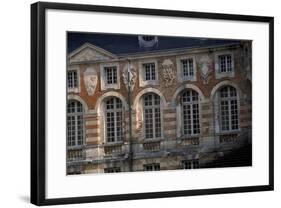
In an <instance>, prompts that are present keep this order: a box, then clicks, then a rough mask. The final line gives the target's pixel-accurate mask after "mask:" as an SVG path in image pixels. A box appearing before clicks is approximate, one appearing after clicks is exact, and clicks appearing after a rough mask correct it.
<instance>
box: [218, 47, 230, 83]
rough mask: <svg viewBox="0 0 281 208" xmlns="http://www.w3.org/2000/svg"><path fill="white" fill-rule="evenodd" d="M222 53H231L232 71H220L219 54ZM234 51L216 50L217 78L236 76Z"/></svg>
mask: <svg viewBox="0 0 281 208" xmlns="http://www.w3.org/2000/svg"><path fill="white" fill-rule="evenodd" d="M221 55H230V56H231V69H232V71H230V72H220V67H219V64H220V63H219V56H221ZM234 66H235V64H234V52H233V51H230V50H225V51H219V52H215V77H216V79H221V78H224V77H234V76H235V68H234Z"/></svg>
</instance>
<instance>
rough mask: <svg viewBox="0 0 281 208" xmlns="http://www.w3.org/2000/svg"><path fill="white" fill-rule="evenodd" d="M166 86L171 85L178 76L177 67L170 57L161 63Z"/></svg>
mask: <svg viewBox="0 0 281 208" xmlns="http://www.w3.org/2000/svg"><path fill="white" fill-rule="evenodd" d="M161 67H162V72H163V79H164V82H165V86H166V87H168V86H171V85H172V84H173V82H174V80H175V78H176V74H175V67H174V64H173V62H172V61H171V60H170V59H165V60H164V61H163V63H162V64H161Z"/></svg>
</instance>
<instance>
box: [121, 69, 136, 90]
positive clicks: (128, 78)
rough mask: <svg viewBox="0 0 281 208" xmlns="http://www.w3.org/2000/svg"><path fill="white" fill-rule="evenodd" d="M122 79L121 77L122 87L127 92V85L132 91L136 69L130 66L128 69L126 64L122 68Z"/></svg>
mask: <svg viewBox="0 0 281 208" xmlns="http://www.w3.org/2000/svg"><path fill="white" fill-rule="evenodd" d="M122 77H123V82H124V85H125V86H126V88H127V90H128V86H129V85H130V87H131V90H133V89H134V86H135V83H136V78H137V72H136V67H135V66H134V65H132V64H130V68H129V69H128V64H126V65H125V67H124V68H123V73H122Z"/></svg>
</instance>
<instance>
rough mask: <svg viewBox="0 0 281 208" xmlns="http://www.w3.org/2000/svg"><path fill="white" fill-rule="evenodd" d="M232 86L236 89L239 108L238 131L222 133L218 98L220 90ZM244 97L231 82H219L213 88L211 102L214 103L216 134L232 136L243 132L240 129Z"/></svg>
mask: <svg viewBox="0 0 281 208" xmlns="http://www.w3.org/2000/svg"><path fill="white" fill-rule="evenodd" d="M227 85H229V86H232V87H234V88H235V89H236V93H237V107H238V129H236V130H231V131H221V125H220V112H219V98H218V94H219V93H218V92H219V90H220V89H221V88H222V87H224V86H227ZM241 96H242V92H241V90H240V88H239V87H238V86H237V85H236V84H235V83H233V82H232V81H229V80H225V81H222V82H219V83H218V84H217V85H216V86H214V87H213V89H212V92H211V95H210V100H211V101H212V102H213V105H212V106H213V107H212V108H214V109H213V112H214V115H213V117H214V122H213V125H214V127H215V133H216V134H230V133H237V132H240V131H241V127H240V116H239V115H240V99H241Z"/></svg>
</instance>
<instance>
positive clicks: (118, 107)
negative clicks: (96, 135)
mask: <svg viewBox="0 0 281 208" xmlns="http://www.w3.org/2000/svg"><path fill="white" fill-rule="evenodd" d="M122 121H123V119H122V101H121V100H120V99H119V98H117V97H111V98H109V99H107V100H106V101H105V129H106V134H105V135H106V141H107V142H109V143H112V142H119V141H122V137H123V131H122Z"/></svg>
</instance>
